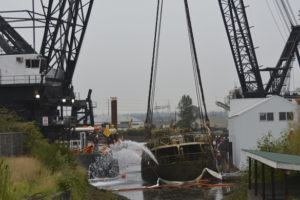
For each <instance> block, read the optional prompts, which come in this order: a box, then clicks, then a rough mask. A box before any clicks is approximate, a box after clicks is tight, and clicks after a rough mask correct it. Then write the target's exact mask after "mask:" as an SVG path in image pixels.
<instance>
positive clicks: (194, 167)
mask: <svg viewBox="0 0 300 200" xmlns="http://www.w3.org/2000/svg"><path fill="white" fill-rule="evenodd" d="M160 161H162V160H160V159H158V162H159V163H160ZM215 166H216V163H215V159H214V158H213V157H212V156H210V155H209V154H208V155H204V156H203V157H198V159H195V160H188V159H185V158H181V159H177V160H176V161H173V162H169V163H166V162H165V163H163V162H162V163H161V164H159V165H156V164H155V163H154V162H153V161H151V160H149V159H148V157H147V156H146V155H142V167H141V172H142V178H143V180H144V181H147V182H155V181H157V179H158V177H160V178H162V179H165V180H168V181H190V180H194V179H196V178H197V177H199V176H200V175H201V173H202V171H203V169H204V168H210V169H212V170H215V168H216V167H215Z"/></svg>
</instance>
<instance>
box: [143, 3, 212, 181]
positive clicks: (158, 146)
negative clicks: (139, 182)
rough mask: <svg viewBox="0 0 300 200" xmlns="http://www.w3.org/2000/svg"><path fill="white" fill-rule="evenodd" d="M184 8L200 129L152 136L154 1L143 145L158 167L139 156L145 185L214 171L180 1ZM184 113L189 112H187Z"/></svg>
mask: <svg viewBox="0 0 300 200" xmlns="http://www.w3.org/2000/svg"><path fill="white" fill-rule="evenodd" d="M184 5H185V14H186V20H187V27H188V35H189V42H190V49H191V58H192V64H193V72H194V79H195V86H196V95H197V101H198V107H197V108H198V109H197V110H198V111H197V115H198V116H199V118H200V127H201V128H200V129H199V130H198V132H185V133H182V132H179V133H178V132H177V133H176V132H173V133H172V132H170V131H165V132H156V133H155V132H153V131H152V128H153V121H152V119H153V104H154V96H155V86H156V74H157V63H158V62H157V61H158V49H159V40H160V30H161V25H162V23H161V22H162V16H163V14H162V13H163V1H162V0H158V4H157V12H156V23H155V35H154V47H153V55H152V65H151V75H150V85H149V95H148V107H147V116H146V121H145V133H146V137H147V139H148V141H147V144H146V145H147V147H148V148H149V149H150V150H151V151H152V153H153V154H154V155H155V158H156V159H157V160H158V164H156V163H155V162H154V161H152V160H151V159H148V158H147V156H146V154H143V155H142V163H141V168H142V177H143V179H144V180H146V181H156V180H157V178H158V177H160V178H162V179H165V180H168V181H188V180H193V179H196V178H197V177H198V176H199V175H200V174H201V173H202V171H203V169H204V168H210V169H215V168H216V167H215V166H216V165H215V158H214V150H213V147H212V143H211V139H210V138H211V134H210V130H209V119H208V115H207V110H206V103H205V97H204V91H203V86H202V81H201V75H200V69H199V63H198V58H197V52H196V45H195V41H194V36H193V30H192V23H191V18H190V11H189V6H188V1H187V0H185V1H184ZM188 106H190V107H191V106H192V101H190V104H189V105H188ZM186 111H187V112H191V110H186ZM186 111H185V113H186ZM185 120H186V119H185ZM190 124H191V123H190ZM179 127H180V126H179ZM181 128H191V126H190V125H188V126H186V125H181Z"/></svg>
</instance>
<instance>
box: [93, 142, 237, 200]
mask: <svg viewBox="0 0 300 200" xmlns="http://www.w3.org/2000/svg"><path fill="white" fill-rule="evenodd" d="M137 155H138V156H137ZM115 156H116V157H118V158H119V159H118V160H119V165H120V173H121V174H126V178H125V179H122V178H121V177H120V178H118V179H116V180H112V181H105V182H95V183H92V185H94V186H96V187H98V188H101V189H108V190H118V189H130V188H141V187H143V186H151V185H152V184H149V183H145V182H143V180H142V176H141V166H140V162H141V159H140V158H141V152H140V151H136V149H135V148H134V147H130V146H129V147H128V148H127V149H124V150H121V151H119V152H117V155H115ZM138 158H139V159H138ZM231 190H232V188H231V187H225V188H220V187H218V188H211V189H206V190H201V188H200V187H192V188H188V189H174V188H168V189H163V188H160V189H155V190H154V189H152V190H151V189H148V190H136V191H122V192H116V193H117V194H120V195H122V196H125V197H127V198H128V199H132V200H153V199H154V200H160V199H164V200H171V199H172V200H181V199H189V200H193V199H197V200H198V199H205V200H219V199H223V194H226V193H228V192H230V191H231Z"/></svg>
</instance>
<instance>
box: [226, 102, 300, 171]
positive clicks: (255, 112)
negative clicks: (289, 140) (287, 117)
mask: <svg viewBox="0 0 300 200" xmlns="http://www.w3.org/2000/svg"><path fill="white" fill-rule="evenodd" d="M241 101H242V100H241ZM261 112H273V113H274V121H260V118H259V113H261ZM279 112H294V121H296V120H297V105H296V104H292V103H291V102H289V101H288V100H286V99H283V98H281V97H276V98H272V99H270V100H269V101H266V102H264V103H262V104H258V105H257V106H254V107H252V108H251V109H249V110H248V111H246V112H243V113H241V114H239V115H236V116H234V117H231V118H229V125H228V128H229V140H230V141H231V142H232V150H233V164H234V165H235V166H236V167H238V168H239V169H244V168H245V167H246V166H247V162H246V161H247V160H246V156H245V155H244V153H242V152H241V150H242V149H256V148H257V140H259V139H260V138H261V137H262V136H263V135H266V134H267V133H268V132H271V133H272V136H273V137H274V138H278V137H280V133H281V132H283V131H285V130H288V128H289V127H288V123H289V122H290V121H280V120H279Z"/></svg>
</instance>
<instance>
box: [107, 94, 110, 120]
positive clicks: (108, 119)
mask: <svg viewBox="0 0 300 200" xmlns="http://www.w3.org/2000/svg"><path fill="white" fill-rule="evenodd" d="M107 115H108V123H110V117H109V99H107Z"/></svg>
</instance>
